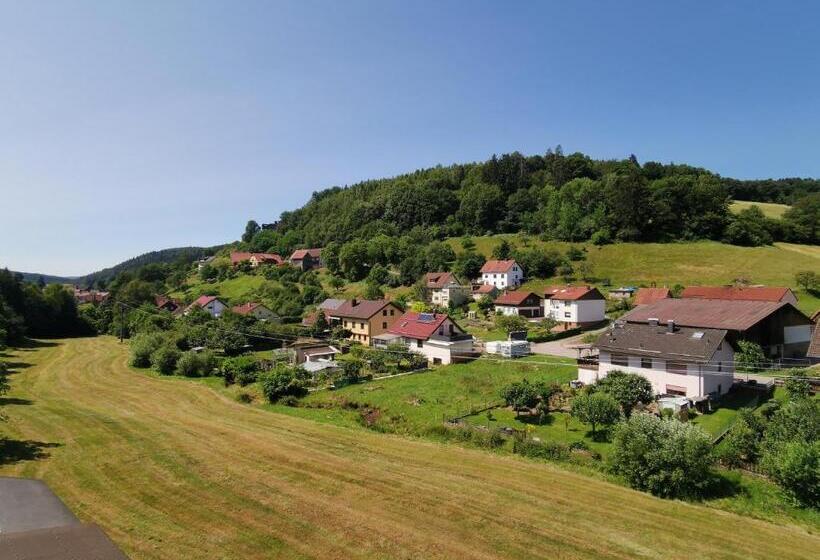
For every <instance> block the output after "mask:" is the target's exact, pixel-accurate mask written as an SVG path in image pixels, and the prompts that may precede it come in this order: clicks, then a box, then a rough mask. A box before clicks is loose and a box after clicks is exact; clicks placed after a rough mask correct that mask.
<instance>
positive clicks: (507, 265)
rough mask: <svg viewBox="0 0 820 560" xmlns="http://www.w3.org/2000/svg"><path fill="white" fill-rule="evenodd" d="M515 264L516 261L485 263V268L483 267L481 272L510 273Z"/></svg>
mask: <svg viewBox="0 0 820 560" xmlns="http://www.w3.org/2000/svg"><path fill="white" fill-rule="evenodd" d="M514 264H515V261H514V260H508V261H487V262H485V263H484V266H482V267H481V272H482V273H493V272H502V273H503V272H509V271H510V269H511V268H512V267H513V265H514Z"/></svg>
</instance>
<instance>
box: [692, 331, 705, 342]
mask: <svg viewBox="0 0 820 560" xmlns="http://www.w3.org/2000/svg"><path fill="white" fill-rule="evenodd" d="M692 338H694V339H697V340H700V339H701V338H703V333H702V332H701V331H697V332H695V333H692Z"/></svg>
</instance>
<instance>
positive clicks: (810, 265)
mask: <svg viewBox="0 0 820 560" xmlns="http://www.w3.org/2000/svg"><path fill="white" fill-rule="evenodd" d="M502 239H507V240H508V241H509V242H510V243H511V244H512V245H513V246H529V247H540V248H544V249H554V250H557V251H559V252H561V253H564V252H566V250H567V249H568V248H569V247H570V246H572V245H575V246H576V247H584V248H585V249H586V255H587V257H586V258H587V262H588V263H589V264H590V266H591V269H592V276H594V277H595V278H597V279H599V280H600V279H608V280H609V281H610V283H611V285H612V286H621V285H632V286H651V285H652V284H656V285H658V286H669V287H671V286H673V285H675V284H682V285H684V286H696V285H720V284H730V283H731V282H732V281H733V280H735V279H737V278H745V279H747V280H749V281H750V282H752V283H754V284H767V285H770V286H790V287H791V288H792V289H793V290H794V291H795V293H796V294H797V297H798V300H799V305H798V307H800V309H801V310H802V311H803V312H805V313H807V314H811V313H813V312H814V311H816V310H817V309H820V298H817V297H815V296H813V295H811V294H809V293H807V292H805V291H804V290H801V289H799V288H798V287H797V286H796V284H795V280H794V275H795V273H797V272H799V271H802V270H815V271H818V272H820V246H813V245H796V244H793V243H775V244H774V245H772V246H768V247H738V246H735V245H726V244H724V243H717V242H715V241H697V242H690V243H614V244H612V245H604V246H603V247H596V246H595V245H592V244H591V243H566V242H561V241H541V240H539V239H538V238H537V237H534V236H527V235H520V234H503V235H493V236H487V237H474V238H473V241H474V242H475V244H476V250H478V251H479V252H480V253H482V254H484V255H485V256H489V255H490V254H491V253H492V250H493V248H494V247H495V246H496V245H498V244H499V243H501V240H502ZM451 243H452V244H453V246H454V247H455V248H456V250H459V251H460V250H461V242H460V240H458V239H452V240H451ZM563 282H564V281H563V279H561V278H548V279H537V280H532V281H530V282H527V283H525V285H524V288H525V289H532V290H539V289H541V288H543V287H544V286H546V285H550V284H556V283H557V284H562V283H563ZM579 282H580V280H579ZM598 284H600V282H598Z"/></svg>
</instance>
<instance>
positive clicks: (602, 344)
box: [578, 319, 734, 398]
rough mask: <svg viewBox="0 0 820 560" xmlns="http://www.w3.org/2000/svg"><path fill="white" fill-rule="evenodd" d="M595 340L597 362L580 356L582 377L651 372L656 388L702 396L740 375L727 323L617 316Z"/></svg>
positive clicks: (729, 384) (723, 387) (591, 380)
mask: <svg viewBox="0 0 820 560" xmlns="http://www.w3.org/2000/svg"><path fill="white" fill-rule="evenodd" d="M595 346H596V347H597V348H598V360H597V364H596V363H595V361H594V360H579V362H578V380H579V381H581V382H583V383H585V384H593V383H595V382H597V381H598V380H599V379H603V378H604V377H606V376H607V375H608V374H609V372H611V371H615V370H618V371H623V372H626V373H635V374H638V375H640V376H642V377H645V378H646V379H647V380H649V382H650V383H651V384H652V390H653V391H654V392H655V394H658V395H675V396H682V397H687V398H699V397H707V396H709V397H718V396H720V395H722V394H724V393H726V392H727V391H729V389H730V388H731V387H732V383H733V380H734V349H733V347H732V345H731V343H730V342H729V340H728V338H727V331H726V330H725V329H709V328H698V327H682V326H679V325H677V324H675V322H674V321H672V320H670V321H668V322H667V323H665V324H664V323H661V322H659V321H658V320H656V319H653V320H651V321H649V322H647V323H628V322H624V321H616V322H615V323H614V324H613V326H612V327H611V328H609V329H608V330H607V331H606V332H605V333H603V334H601V336H599V337H598V340H597V341H596V343H595Z"/></svg>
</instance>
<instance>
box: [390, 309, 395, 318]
mask: <svg viewBox="0 0 820 560" xmlns="http://www.w3.org/2000/svg"><path fill="white" fill-rule="evenodd" d="M393 313H395V311H394V310H393V309H391V310H390V316H391V317H392V316H393Z"/></svg>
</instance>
